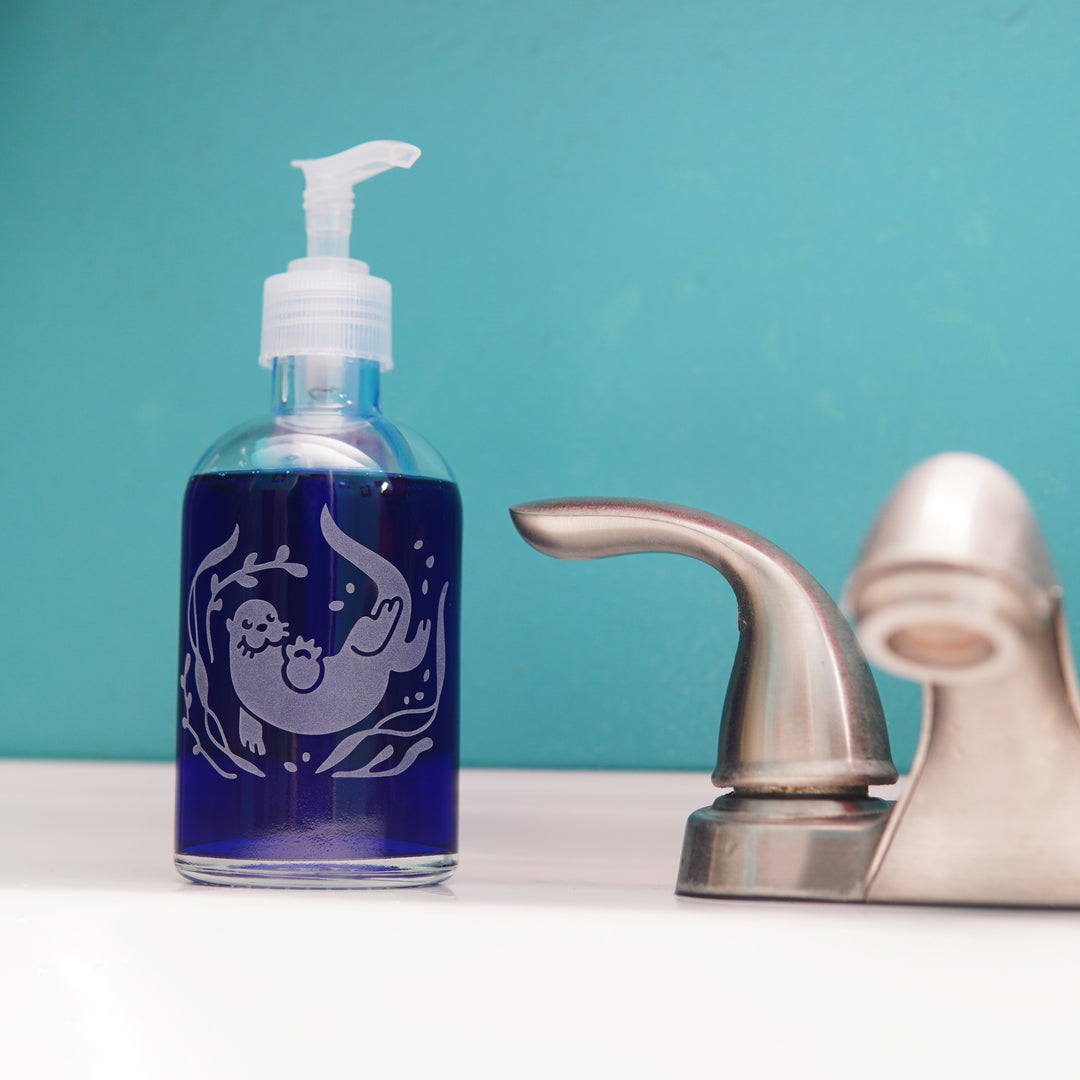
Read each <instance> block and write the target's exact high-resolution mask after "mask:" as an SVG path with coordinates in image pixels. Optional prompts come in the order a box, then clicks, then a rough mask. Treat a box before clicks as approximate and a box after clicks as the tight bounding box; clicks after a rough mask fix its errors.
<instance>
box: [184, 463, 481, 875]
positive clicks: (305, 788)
mask: <svg viewBox="0 0 1080 1080" xmlns="http://www.w3.org/2000/svg"><path fill="white" fill-rule="evenodd" d="M185 520H186V521H187V522H188V523H189V528H188V530H187V533H186V536H185V543H184V551H183V557H182V558H183V595H182V601H183V618H182V626H181V658H180V667H181V672H182V673H183V675H182V679H181V683H182V686H181V698H180V702H181V704H180V732H179V750H178V756H177V759H178V763H179V778H178V782H179V806H180V812H179V814H178V817H177V853H178V860H177V861H178V865H179V866H180V867H181V869H182V871H183V872H184V873H185V874H187V875H188V876H190V877H194V878H196V879H198V880H204V881H216V880H222V879H223V878H228V879H234V878H235V877H237V876H240V877H245V876H249V875H257V876H258V877H260V878H266V877H267V876H268V875H270V876H272V877H273V878H274V879H275V882H276V883H279V884H286V885H302V884H333V883H335V879H336V880H337V881H338V883H348V884H356V883H357V882H358V879H362V880H367V881H368V883H373V884H388V883H391V882H392V879H397V880H398V881H399V882H402V883H404V882H407V881H408V880H409V879H410V878H417V877H419V878H423V879H427V878H429V877H431V876H432V875H435V876H439V875H440V871H443V873H442V875H441V876H445V872H448V871H449V869H450V868H452V866H453V862H454V859H453V855H454V853H455V852H456V850H457V836H456V815H455V806H456V797H457V791H456V783H457V781H456V778H457V742H458V740H457V728H458V685H457V670H458V665H457V656H458V625H459V618H458V611H459V603H460V598H459V595H458V592H459V589H458V582H459V572H460V558H461V553H460V533H461V503H460V499H459V496H458V491H457V488H456V486H455V485H454V484H453V483H452V482H448V481H443V480H429V479H423V478H416V477H404V476H385V477H378V476H374V477H373V476H365V475H362V474H359V475H358V474H351V473H334V472H330V471H327V472H317V473H291V472H246V473H244V472H241V473H221V474H208V475H201V476H195V477H194V478H193V479H192V480H191V482H190V484H189V486H188V492H187V498H186V500H185ZM203 672H204V673H205V677H204V676H203V675H202V674H201V673H203ZM264 883H265V882H264Z"/></svg>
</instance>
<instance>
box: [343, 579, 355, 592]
mask: <svg viewBox="0 0 1080 1080" xmlns="http://www.w3.org/2000/svg"><path fill="white" fill-rule="evenodd" d="M345 591H346V592H347V593H354V592H356V586H355V585H354V584H353V583H352V582H351V581H350V582H349V584H348V585H346V586H345Z"/></svg>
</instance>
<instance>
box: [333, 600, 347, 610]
mask: <svg viewBox="0 0 1080 1080" xmlns="http://www.w3.org/2000/svg"><path fill="white" fill-rule="evenodd" d="M344 606H345V601H344V600H331V601H330V604H329V608H330V610H331V611H340V610H341V609H342V608H343V607H344Z"/></svg>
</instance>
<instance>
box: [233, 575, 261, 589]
mask: <svg viewBox="0 0 1080 1080" xmlns="http://www.w3.org/2000/svg"><path fill="white" fill-rule="evenodd" d="M236 584H237V585H242V586H243V587H244V588H245V589H254V588H255V586H256V585H258V584H259V579H258V578H256V577H252V576H251V574H242V575H241V576H240V577H238V578H237V579H236Z"/></svg>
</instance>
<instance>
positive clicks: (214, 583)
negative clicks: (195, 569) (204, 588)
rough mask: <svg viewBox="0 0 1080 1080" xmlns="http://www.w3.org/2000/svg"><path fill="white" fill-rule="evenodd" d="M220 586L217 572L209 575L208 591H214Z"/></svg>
mask: <svg viewBox="0 0 1080 1080" xmlns="http://www.w3.org/2000/svg"><path fill="white" fill-rule="evenodd" d="M220 588H221V579H220V578H219V577H218V576H217V574H211V575H210V591H211V592H212V593H216V592H217V591H218V589H220Z"/></svg>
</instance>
